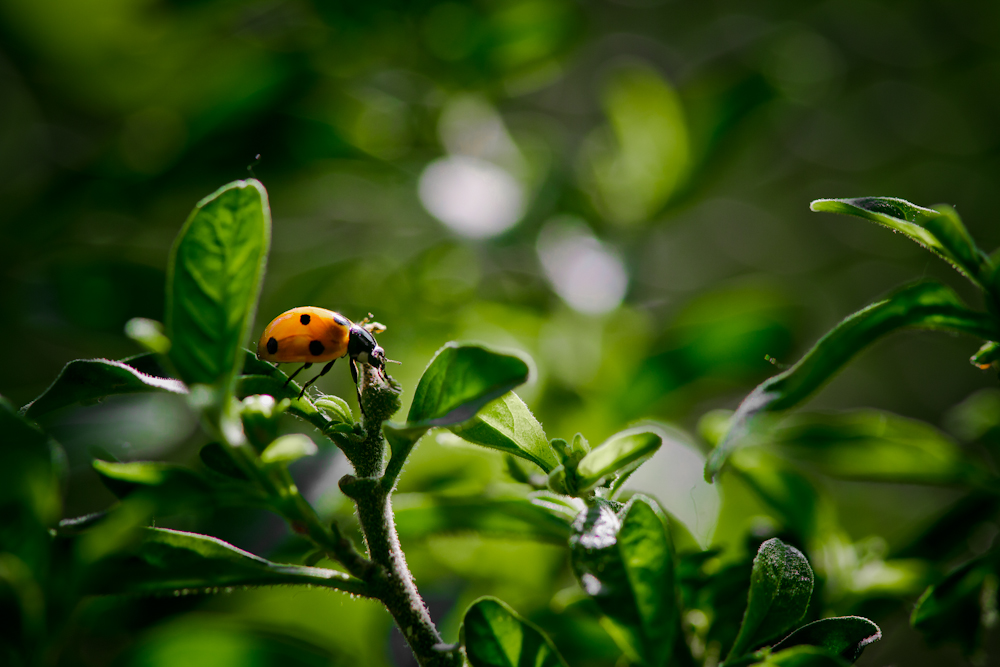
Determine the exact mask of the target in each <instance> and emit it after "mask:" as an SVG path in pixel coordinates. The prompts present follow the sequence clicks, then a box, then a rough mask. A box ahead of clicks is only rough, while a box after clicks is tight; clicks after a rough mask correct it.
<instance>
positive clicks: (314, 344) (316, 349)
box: [309, 340, 326, 357]
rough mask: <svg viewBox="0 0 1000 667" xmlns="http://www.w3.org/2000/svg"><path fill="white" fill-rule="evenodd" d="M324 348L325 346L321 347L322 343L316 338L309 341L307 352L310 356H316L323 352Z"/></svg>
mask: <svg viewBox="0 0 1000 667" xmlns="http://www.w3.org/2000/svg"><path fill="white" fill-rule="evenodd" d="M324 349H326V348H324V347H323V343H321V342H319V341H318V340H311V341H309V354H311V355H312V356H314V357H318V356H319V355H321V354H323V350H324Z"/></svg>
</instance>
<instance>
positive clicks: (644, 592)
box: [570, 495, 679, 665]
mask: <svg viewBox="0 0 1000 667" xmlns="http://www.w3.org/2000/svg"><path fill="white" fill-rule="evenodd" d="M570 556H571V560H572V564H573V570H574V571H575V573H576V576H577V578H578V579H579V580H580V585H581V586H582V587H583V589H584V590H585V591H586V592H587V593H588V594H589V595H590V596H591V597H592V598H593V599H594V601H595V602H596V603H597V606H598V607H599V608H600V609H601V611H602V612H603V613H604V614H605V616H607V618H608V619H610V621H611V623H612V636H613V638H614V639H615V641H616V642H617V643H619V646H620V647H621V648H622V650H623V651H625V653H626V655H631V656H634V657H635V658H638V659H640V660H642V661H643V662H644V663H645V664H648V665H662V664H666V662H667V660H668V658H669V657H670V655H671V652H672V651H673V645H674V640H675V638H676V636H677V628H678V627H679V626H678V622H677V621H678V614H679V610H678V605H677V600H676V595H677V593H676V591H675V588H674V556H673V546H672V544H671V542H670V535H669V533H668V531H667V526H666V524H665V519H664V517H663V515H662V513H661V511H660V510H659V507H658V506H657V505H656V504H655V503H654V502H653V501H651V500H649V499H648V498H646V497H644V496H641V495H636V496H633V498H632V499H631V500H630V501H629V503H628V504H627V505H626V506H625V507H624V508H623V509H622V510H621V512H620V513H618V514H616V513H615V512H614V511H613V509H612V508H611V506H610V505H608V504H607V503H599V504H596V505H594V506H592V507H590V508H589V509H587V510H585V511H584V512H583V513H581V514H580V516H579V517H577V520H576V521H575V522H574V524H573V536H572V537H571V538H570Z"/></svg>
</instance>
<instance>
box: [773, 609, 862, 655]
mask: <svg viewBox="0 0 1000 667" xmlns="http://www.w3.org/2000/svg"><path fill="white" fill-rule="evenodd" d="M881 638H882V631H881V630H879V627H878V626H877V625H875V624H874V623H872V622H871V621H869V620H868V619H867V618H862V617H861V616H839V617H836V618H824V619H821V620H819V621H814V622H812V623H809V624H808V625H803V626H802V627H801V628H799V629H798V630H796V631H795V632H793V633H792V634H790V635H788V636H787V637H785V638H784V639H782V640H781V641H780V642H778V643H777V644H775V645H774V647H773V650H774V651H775V652H777V651H781V650H783V649H788V648H791V647H793V646H802V645H808V646H817V647H819V648H821V649H823V650H824V651H828V652H830V653H832V654H833V655H837V656H840V657H841V658H843V659H844V660H848V661H850V662H854V661H855V660H857V659H858V658H860V657H861V652H862V651H864V650H865V647H866V646H868V645H869V644H872V643H874V642H877V641H878V640H879V639H881Z"/></svg>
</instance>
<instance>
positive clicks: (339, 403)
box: [314, 395, 354, 426]
mask: <svg viewBox="0 0 1000 667" xmlns="http://www.w3.org/2000/svg"><path fill="white" fill-rule="evenodd" d="M314 405H315V406H316V407H317V408H318V409H320V410H322V411H323V413H324V414H325V415H326V416H327V417H329V418H330V421H332V422H334V423H335V424H349V425H352V426H353V425H354V413H352V412H351V406H350V405H348V404H347V401H345V400H344V399H342V398H341V397H340V396H330V395H327V396H320V397H319V398H317V399H316V400H315V401H314Z"/></svg>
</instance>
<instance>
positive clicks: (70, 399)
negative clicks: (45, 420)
mask: <svg viewBox="0 0 1000 667" xmlns="http://www.w3.org/2000/svg"><path fill="white" fill-rule="evenodd" d="M127 361H130V360H127ZM151 391H162V392H168V393H171V394H186V393H187V387H185V386H184V383H183V382H181V381H180V380H171V379H169V378H164V377H158V376H155V375H148V374H146V373H143V372H141V371H139V370H137V369H136V368H135V367H133V366H132V365H130V364H129V363H126V362H125V361H111V360H110V359H77V360H75V361H71V362H69V363H68V364H66V365H65V366H64V367H63V369H62V371H60V373H59V375H58V376H56V379H55V380H54V381H53V382H52V384H51V385H49V387H48V389H46V390H45V391H44V392H42V394H41V395H40V396H39V397H38V398H36V399H35V400H34V401H32V402H31V403H28V404H27V405H26V406H24V407H23V408H22V411H23V412H24V414H25V415H27V416H29V417H32V418H35V417H40V416H41V415H44V414H46V413H49V412H52V411H53V410H58V409H59V408H64V407H66V406H69V405H75V404H76V403H86V402H90V401H96V400H99V399H102V398H104V397H105V396H112V395H115V394H134V393H140V392H151Z"/></svg>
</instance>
